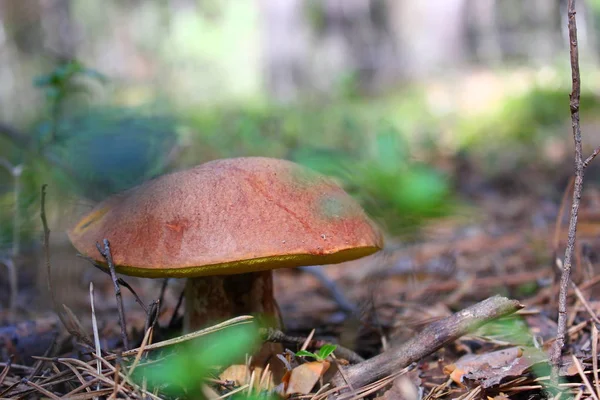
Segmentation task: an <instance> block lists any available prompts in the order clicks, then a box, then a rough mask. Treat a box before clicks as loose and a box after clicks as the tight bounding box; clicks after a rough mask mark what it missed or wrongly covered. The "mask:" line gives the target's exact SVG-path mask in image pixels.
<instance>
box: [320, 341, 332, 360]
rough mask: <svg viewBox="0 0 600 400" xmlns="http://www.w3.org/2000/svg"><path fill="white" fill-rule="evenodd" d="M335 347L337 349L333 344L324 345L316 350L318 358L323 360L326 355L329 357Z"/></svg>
mask: <svg viewBox="0 0 600 400" xmlns="http://www.w3.org/2000/svg"><path fill="white" fill-rule="evenodd" d="M335 349H337V346H336V345H335V344H326V345H324V346H323V347H321V348H320V349H319V351H318V352H317V357H318V359H320V360H325V359H326V358H327V357H329V356H330V355H331V353H333V352H334V351H335Z"/></svg>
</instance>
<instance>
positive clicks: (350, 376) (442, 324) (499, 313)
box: [332, 296, 523, 388]
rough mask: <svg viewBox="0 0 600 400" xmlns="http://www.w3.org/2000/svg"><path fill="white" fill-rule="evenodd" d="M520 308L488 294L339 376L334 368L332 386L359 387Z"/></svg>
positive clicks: (517, 304) (505, 299)
mask: <svg viewBox="0 0 600 400" xmlns="http://www.w3.org/2000/svg"><path fill="white" fill-rule="evenodd" d="M521 308H523V306H522V305H521V304H520V303H519V302H518V301H516V300H509V299H507V298H506V297H500V296H494V297H490V298H488V299H486V300H484V301H482V302H480V303H477V304H475V305H473V306H471V307H469V308H466V309H464V310H462V311H459V312H457V313H455V314H453V315H451V316H449V317H447V318H444V319H442V320H439V321H437V322H434V323H432V324H430V325H428V326H427V327H426V328H425V329H423V330H422V331H421V332H420V333H418V334H417V335H416V336H414V337H412V338H411V339H410V340H408V341H407V342H404V343H403V344H402V345H401V346H397V347H392V348H391V349H389V350H387V351H385V352H383V353H381V354H379V355H378V356H375V357H373V358H370V359H368V360H366V361H364V362H361V363H359V364H356V365H353V366H351V367H348V368H344V374H343V376H342V374H340V373H339V372H338V373H337V374H336V375H335V376H334V377H333V379H332V383H333V385H334V386H336V387H345V386H346V385H348V386H350V387H354V388H360V387H362V386H364V385H367V384H369V383H371V382H375V381H376V380H378V379H381V378H384V377H386V376H388V375H390V374H391V373H393V372H394V371H398V370H400V369H402V368H404V367H407V366H408V365H410V364H412V363H413V362H415V361H418V360H420V359H422V358H423V357H425V356H427V355H429V354H432V353H433V352H435V351H437V350H438V349H439V348H441V347H442V346H444V345H446V344H448V343H451V342H453V341H455V340H456V339H458V338H459V337H461V336H463V335H465V334H467V333H469V332H472V331H474V330H475V329H477V328H479V327H481V326H482V325H484V324H486V323H488V322H491V321H492V320H495V319H497V318H499V317H503V316H506V315H509V314H512V313H514V312H516V311H518V310H520V309H521Z"/></svg>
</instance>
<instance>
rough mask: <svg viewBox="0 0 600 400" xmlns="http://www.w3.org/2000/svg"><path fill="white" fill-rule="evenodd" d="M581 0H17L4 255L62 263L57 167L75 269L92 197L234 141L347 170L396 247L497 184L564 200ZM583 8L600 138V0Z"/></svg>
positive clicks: (5, 16)
mask: <svg viewBox="0 0 600 400" xmlns="http://www.w3.org/2000/svg"><path fill="white" fill-rule="evenodd" d="M565 7H566V1H562V0H430V1H420V0H370V1H369V0H247V1H241V0H221V1H216V0H153V1H147V0H144V1H142V0H103V1H101V2H100V1H84V0H79V1H77V0H0V159H1V160H2V166H3V168H1V169H0V252H2V254H3V257H4V258H3V259H9V258H10V259H12V260H14V262H15V264H20V265H37V264H43V263H41V262H38V261H32V260H35V257H39V254H40V251H39V250H40V244H39V243H40V238H41V226H40V221H39V200H40V198H39V192H40V186H41V184H42V183H47V184H49V189H48V194H49V198H48V214H49V218H50V225H51V229H52V230H53V237H52V240H53V254H52V256H53V260H54V264H55V265H54V267H55V268H56V269H57V273H58V274H61V272H60V271H61V268H62V269H63V270H64V271H80V268H75V267H74V266H73V265H74V264H76V263H83V264H85V262H83V261H81V260H77V259H76V258H75V257H74V256H73V254H74V251H73V250H72V249H71V248H70V247H69V246H68V242H67V239H66V236H65V235H64V230H65V229H66V228H67V227H68V226H69V225H70V224H71V223H72V222H73V220H74V218H75V217H76V216H77V215H78V214H79V213H80V212H82V210H83V211H85V210H89V208H90V207H92V205H93V204H94V202H96V201H99V200H101V199H103V198H105V197H106V196H108V195H109V194H112V193H116V192H120V191H122V190H125V189H127V188H128V187H131V186H133V185H136V184H138V183H140V182H143V181H145V180H147V179H150V178H152V177H154V176H157V175H160V174H162V173H165V172H168V171H171V170H176V169H180V168H184V167H188V166H192V165H196V164H199V163H202V162H206V161H209V160H212V159H216V158H221V157H233V156H258V155H260V156H273V157H281V158H287V159H291V160H294V161H297V162H299V163H302V164H305V165H308V166H310V167H312V168H315V169H317V170H319V171H322V172H324V173H327V174H329V175H332V176H334V177H335V178H337V179H338V180H339V181H340V183H341V184H342V185H344V187H345V188H346V189H347V190H348V191H349V192H350V193H351V194H352V195H354V196H356V198H357V199H359V200H360V201H361V203H362V204H363V205H364V206H365V208H366V209H367V211H368V212H369V213H370V214H371V215H372V216H373V218H375V219H376V220H377V221H378V222H379V223H380V224H381V225H382V226H383V227H384V229H385V230H386V232H387V234H388V243H389V245H390V246H398V245H401V244H402V243H406V242H410V241H411V240H415V238H416V237H418V236H419V235H420V234H422V232H423V230H419V229H418V228H421V227H423V226H424V225H426V224H428V222H429V221H430V220H431V219H435V218H440V217H448V216H455V217H456V216H459V217H462V218H476V214H477V213H474V212H472V210H471V207H472V206H471V204H472V201H473V200H474V199H476V198H478V197H481V196H488V195H489V196H512V195H514V194H515V193H529V194H533V195H534V196H542V197H544V198H550V199H554V200H557V199H558V200H559V199H560V195H561V190H562V189H563V188H564V184H565V183H566V180H567V177H568V176H569V173H570V168H571V161H570V156H571V139H570V133H569V127H570V121H569V107H568V94H569V91H570V70H569V63H568V40H567V37H566V35H567V32H566V18H565V15H566V12H565ZM578 7H579V8H580V10H579V13H578V18H579V19H578V23H579V35H580V50H581V52H582V71H583V77H582V82H583V93H582V121H583V123H584V132H585V137H586V144H587V145H588V146H589V148H592V147H593V146H594V145H597V144H598V143H599V141H600V129H599V127H598V123H597V122H598V115H600V114H599V113H598V111H600V103H599V99H598V96H597V93H598V90H599V89H600V86H599V85H598V82H600V80H599V79H598V78H599V74H598V72H599V70H598V54H599V51H600V36H599V29H600V1H598V0H588V1H579V2H578ZM539 174H541V175H542V176H544V174H546V175H547V176H552V177H553V178H554V179H552V180H549V181H547V182H545V181H543V180H536V179H535V178H532V177H537V176H539ZM590 174H591V176H592V177H593V176H594V172H593V171H592V172H591V173H590ZM61 249H62V250H61ZM17 267H18V266H17ZM17 269H18V268H17ZM19 271H20V272H19V273H20V274H21V275H25V276H24V277H22V279H21V280H23V279H27V278H28V277H29V278H31V279H34V278H35V276H36V275H38V271H36V270H35V269H34V270H31V269H30V270H29V271H30V272H29V275H27V274H28V272H25V271H27V268H24V267H23V268H21V269H19ZM42 271H43V269H42ZM64 271H63V272H62V273H65V272H64ZM60 276H61V282H66V280H64V279H65V278H62V276H63V275H60ZM35 279H37V280H39V281H41V282H44V279H41V278H39V277H37V278H35ZM77 279H79V278H77ZM42 286H44V284H42ZM83 287H85V285H83ZM38 288H39V286H38ZM32 290H38V289H35V288H34V289H32ZM4 292H6V293H8V291H4ZM24 296H25V295H24ZM0 300H2V301H3V302H4V301H8V294H7V295H6V296H4V295H0ZM3 304H6V303H3Z"/></svg>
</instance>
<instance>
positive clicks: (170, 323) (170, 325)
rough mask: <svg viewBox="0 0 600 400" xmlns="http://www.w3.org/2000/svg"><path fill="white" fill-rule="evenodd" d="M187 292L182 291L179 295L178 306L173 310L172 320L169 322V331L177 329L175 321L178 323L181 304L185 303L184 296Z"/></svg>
mask: <svg viewBox="0 0 600 400" xmlns="http://www.w3.org/2000/svg"><path fill="white" fill-rule="evenodd" d="M184 293H185V290H182V291H181V293H180V294H179V298H178V299H177V304H176V305H175V308H174V309H173V314H172V315H171V319H170V320H169V324H168V325H167V329H172V328H174V327H175V321H177V314H179V309H180V308H181V304H182V303H183V295H184Z"/></svg>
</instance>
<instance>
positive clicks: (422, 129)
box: [180, 99, 454, 235]
mask: <svg viewBox="0 0 600 400" xmlns="http://www.w3.org/2000/svg"><path fill="white" fill-rule="evenodd" d="M412 100H414V99H406V101H405V99H402V101H400V102H396V103H392V102H388V103H387V104H385V105H383V106H382V104H380V103H379V102H377V101H373V102H368V103H367V102H356V101H353V102H342V101H340V102H337V103H333V104H328V105H323V106H320V107H316V106H294V107H275V106H273V107H263V108H246V109H244V108H239V109H224V110H223V109H220V110H209V111H204V112H198V113H193V114H192V115H191V117H190V118H189V120H188V122H189V124H190V126H191V128H192V131H193V134H192V135H193V139H192V140H191V149H189V151H187V152H186V154H187V157H186V158H183V159H181V160H180V161H181V162H182V164H183V165H184V166H188V165H193V164H196V163H198V162H199V160H202V161H206V160H209V159H215V158H222V157H235V156H271V157H279V158H287V159H291V160H293V161H296V162H298V163H301V164H304V165H306V166H308V167H310V168H313V169H315V170H317V171H319V172H321V173H324V174H326V175H330V176H332V177H334V178H337V179H338V181H339V182H340V183H341V184H342V186H344V188H345V189H346V190H347V191H348V192H349V193H350V194H351V195H353V196H354V197H355V198H357V199H358V200H359V201H360V202H361V203H362V205H363V206H364V207H365V208H366V210H367V212H368V213H369V214H370V215H371V216H373V217H374V218H375V219H376V220H377V221H378V222H379V223H381V224H382V225H383V227H384V228H385V229H386V230H387V231H388V232H390V233H392V234H394V235H402V234H409V235H410V234H413V233H415V230H416V228H418V227H419V226H421V225H422V224H423V223H424V222H425V221H426V220H427V219H429V218H435V217H441V216H444V215H447V214H448V213H449V212H451V210H452V208H453V205H454V200H453V196H452V190H451V184H450V182H449V180H448V177H446V176H445V175H444V174H443V173H441V172H440V171H439V170H437V169H435V168H434V167H433V166H431V165H429V164H426V163H425V162H421V161H417V160H415V158H414V157H413V156H412V155H411V151H412V150H411V149H412V148H413V147H414V146H415V143H414V139H415V138H418V140H420V141H421V143H423V142H424V141H426V140H427V137H428V135H429V134H430V132H431V134H435V128H434V126H433V120H432V119H427V118H424V113H426V108H425V107H419V106H418V105H416V106H415V103H418V102H417V101H412ZM418 121H428V122H423V123H421V124H419V123H418ZM429 124H431V126H429ZM411 140H412V141H413V142H412V143H411Z"/></svg>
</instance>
